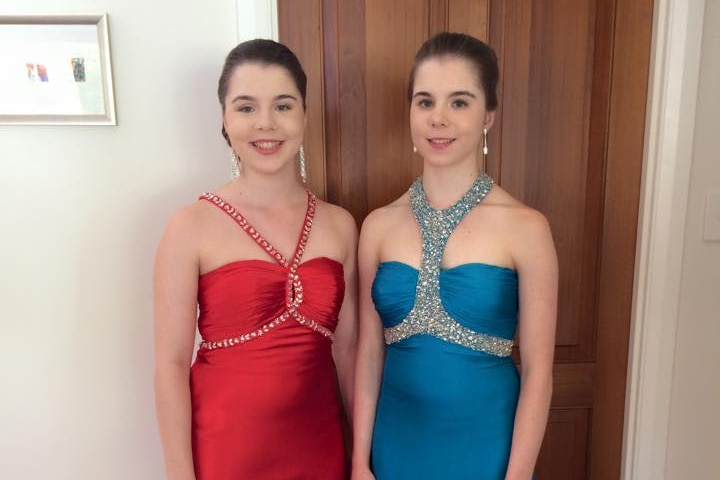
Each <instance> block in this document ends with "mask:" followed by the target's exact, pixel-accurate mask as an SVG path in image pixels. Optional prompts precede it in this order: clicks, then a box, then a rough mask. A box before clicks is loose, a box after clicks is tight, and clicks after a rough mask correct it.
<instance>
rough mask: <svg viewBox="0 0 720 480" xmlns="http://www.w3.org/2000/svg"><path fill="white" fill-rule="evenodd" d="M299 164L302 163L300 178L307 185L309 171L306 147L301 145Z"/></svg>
mask: <svg viewBox="0 0 720 480" xmlns="http://www.w3.org/2000/svg"><path fill="white" fill-rule="evenodd" d="M298 163H300V178H302V182H303V183H307V169H306V167H305V147H303V146H302V145H300V151H299V152H298Z"/></svg>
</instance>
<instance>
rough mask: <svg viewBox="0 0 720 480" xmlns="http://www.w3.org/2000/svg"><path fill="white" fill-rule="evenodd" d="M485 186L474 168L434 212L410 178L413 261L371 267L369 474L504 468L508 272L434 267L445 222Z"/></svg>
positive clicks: (514, 287) (479, 473)
mask: <svg viewBox="0 0 720 480" xmlns="http://www.w3.org/2000/svg"><path fill="white" fill-rule="evenodd" d="M491 188H492V180H490V179H489V177H487V176H486V175H484V174H481V175H480V177H478V180H477V181H476V183H475V185H474V186H473V188H472V189H471V190H470V191H469V192H468V193H467V194H466V195H465V196H464V197H463V198H462V199H461V200H459V201H458V203H456V204H455V205H454V206H453V207H450V208H449V209H446V210H443V211H437V210H433V209H432V208H431V207H430V206H429V205H428V204H427V200H426V198H425V195H424V192H423V191H422V184H421V183H420V180H418V181H417V182H415V184H413V187H411V189H410V196H411V204H412V206H413V210H414V212H415V215H416V217H417V219H418V223H419V225H420V227H421V230H422V232H423V260H422V264H421V268H420V270H419V271H418V270H416V269H415V268H413V267H411V266H409V265H406V264H404V263H400V262H385V263H381V264H380V265H379V267H378V271H377V273H376V276H375V280H374V282H373V285H372V298H373V301H374V303H375V308H376V310H377V311H378V313H379V315H380V318H381V320H382V322H383V326H384V328H385V340H386V344H387V349H386V357H385V368H384V372H383V378H382V385H381V390H380V396H379V399H378V405H377V413H376V418H375V426H374V430H373V441H372V453H371V464H372V469H373V472H374V474H375V476H376V478H377V480H422V479H432V480H440V479H442V480H503V478H504V476H505V472H506V469H507V464H508V458H509V455H510V446H511V442H512V433H513V423H514V419H515V410H516V406H517V400H518V395H519V390H520V381H519V375H518V371H517V368H516V367H515V365H514V364H513V362H512V358H511V356H510V354H511V349H512V339H513V337H514V335H515V330H516V325H517V314H518V278H517V274H516V272H515V271H514V270H512V269H509V268H505V267H500V266H495V265H488V264H483V263H468V264H463V265H459V266H456V267H453V268H449V269H446V270H445V269H440V259H441V258H442V252H443V250H444V246H445V243H446V242H447V238H448V237H449V235H450V233H451V232H452V230H453V228H454V227H455V226H456V225H457V224H458V223H459V222H460V220H462V218H463V217H464V216H465V215H466V214H467V212H468V211H469V210H470V209H471V208H473V207H474V206H475V205H477V204H478V203H479V202H480V201H482V199H483V198H484V197H485V195H486V194H487V193H488V192H489V191H490V189H491Z"/></svg>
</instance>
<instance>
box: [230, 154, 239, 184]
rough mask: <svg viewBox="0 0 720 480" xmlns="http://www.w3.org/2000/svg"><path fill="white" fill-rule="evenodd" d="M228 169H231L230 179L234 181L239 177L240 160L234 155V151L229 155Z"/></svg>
mask: <svg viewBox="0 0 720 480" xmlns="http://www.w3.org/2000/svg"><path fill="white" fill-rule="evenodd" d="M230 168H231V169H232V179H233V180H235V179H236V178H238V177H239V176H240V159H239V158H238V157H237V155H236V154H235V150H233V151H232V154H231V155H230Z"/></svg>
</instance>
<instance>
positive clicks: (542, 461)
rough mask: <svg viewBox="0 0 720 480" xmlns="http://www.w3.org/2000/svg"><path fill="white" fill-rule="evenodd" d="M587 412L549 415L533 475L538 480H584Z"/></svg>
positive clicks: (575, 410) (559, 411) (578, 410)
mask: <svg viewBox="0 0 720 480" xmlns="http://www.w3.org/2000/svg"><path fill="white" fill-rule="evenodd" d="M589 430H590V409H587V408H568V409H555V410H552V411H551V412H550V418H549V420H548V426H547V431H546V432H545V439H544V441H543V446H542V448H541V449H540V455H539V457H538V465H537V469H536V470H535V476H536V478H537V479H538V480H555V479H567V480H571V479H572V480H576V479H583V478H587V475H588V465H587V446H588V434H589Z"/></svg>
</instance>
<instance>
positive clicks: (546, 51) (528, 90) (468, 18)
mask: <svg viewBox="0 0 720 480" xmlns="http://www.w3.org/2000/svg"><path fill="white" fill-rule="evenodd" d="M652 7H653V6H652V0H547V1H530V0H504V1H503V0H394V1H389V0H280V1H279V2H278V11H279V25H280V40H281V41H283V42H285V43H287V44H288V45H289V46H290V47H291V48H293V50H295V51H296V52H297V53H298V56H299V57H300V59H301V61H302V62H303V65H304V66H305V67H306V70H307V71H308V74H309V104H310V107H309V108H310V111H309V115H310V118H309V123H308V136H307V138H306V151H307V152H308V158H309V159H310V165H309V176H310V184H311V186H312V188H314V189H315V191H316V192H318V193H319V194H321V195H323V196H324V197H325V198H327V199H328V200H329V201H331V202H334V203H337V204H340V205H342V206H344V207H345V208H347V209H348V210H350V211H351V212H352V213H353V215H354V216H355V218H356V219H357V220H358V222H361V221H362V219H363V218H364V217H365V215H366V214H367V213H368V212H369V211H371V210H372V209H374V208H376V207H378V206H381V205H384V204H386V203H388V202H389V201H391V200H393V199H395V198H397V197H398V196H399V195H401V194H402V192H403V191H405V190H406V189H407V188H408V186H409V185H410V183H411V181H412V180H413V179H414V178H415V177H416V176H417V175H418V174H419V173H420V169H421V166H420V164H419V162H418V158H417V157H414V156H413V155H412V153H411V150H412V144H411V140H410V132H409V126H408V125H409V122H408V113H409V107H408V104H407V101H406V99H405V89H406V85H407V76H408V73H409V71H410V66H411V63H412V58H413V55H414V53H415V51H416V50H417V48H418V47H419V46H420V44H421V43H422V42H423V41H424V40H425V39H427V38H428V36H430V35H431V34H433V33H435V32H437V31H441V30H451V31H462V32H467V33H470V34H472V35H475V36H477V37H479V38H481V39H484V40H486V41H487V42H488V43H489V44H490V45H492V46H493V47H494V48H495V50H496V52H497V53H498V57H499V60H500V71H501V79H500V88H499V97H500V107H499V109H498V117H497V120H496V124H495V128H493V129H492V130H491V134H490V138H489V145H490V155H489V158H488V164H487V170H488V173H490V174H491V175H492V176H493V177H494V178H495V179H496V181H497V182H498V183H499V184H500V185H502V186H503V188H505V189H507V190H508V191H509V192H510V193H512V194H513V195H515V196H516V197H517V198H519V199H521V200H522V201H524V202H525V203H527V204H529V205H531V206H533V207H535V208H537V209H539V210H540V211H542V212H543V213H545V215H546V216H547V217H548V219H549V220H550V223H551V225H552V228H553V234H554V237H555V242H556V246H557V249H558V255H559V259H560V296H559V313H558V331H557V338H556V351H555V358H556V365H555V390H554V394H553V404H552V410H551V413H550V421H549V424H548V430H547V434H546V437H545V441H544V443H543V448H542V451H541V454H540V460H539V463H538V467H537V477H538V479H539V480H576V479H593V480H604V479H608V480H610V479H618V478H620V463H621V451H622V430H623V413H624V404H625V381H626V369H627V354H628V340H629V338H628V336H629V326H630V312H631V298H632V284H633V269H634V255H635V237H636V227H637V211H638V200H639V189H640V177H641V170H642V146H643V131H644V120H645V102H646V97H647V95H646V89H647V80H648V78H647V77H648V68H649V61H650V38H651V27H652Z"/></svg>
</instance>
